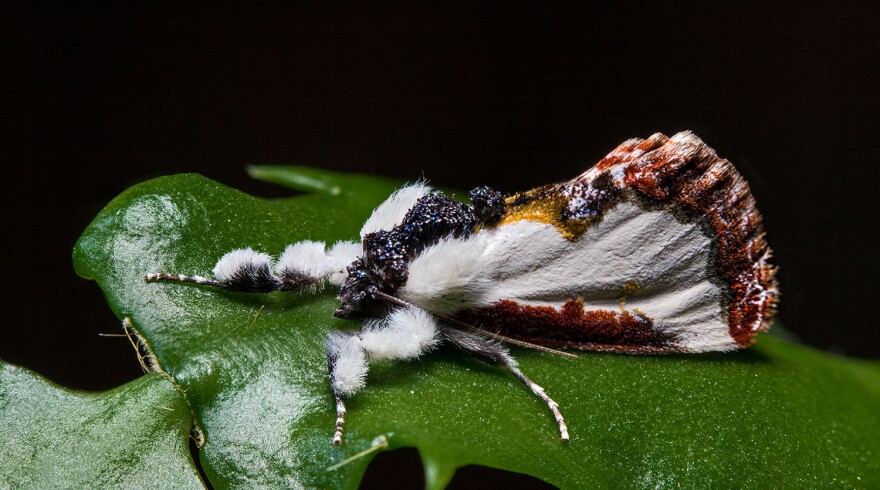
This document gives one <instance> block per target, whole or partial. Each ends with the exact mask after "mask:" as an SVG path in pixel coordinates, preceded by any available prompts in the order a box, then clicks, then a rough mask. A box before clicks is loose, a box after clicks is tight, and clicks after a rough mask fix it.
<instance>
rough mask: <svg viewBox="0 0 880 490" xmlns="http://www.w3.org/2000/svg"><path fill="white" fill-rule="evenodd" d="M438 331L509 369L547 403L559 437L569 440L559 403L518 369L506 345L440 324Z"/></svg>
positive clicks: (476, 355)
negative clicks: (557, 428) (557, 427)
mask: <svg viewBox="0 0 880 490" xmlns="http://www.w3.org/2000/svg"><path fill="white" fill-rule="evenodd" d="M440 333H441V334H442V335H443V338H444V339H445V340H447V341H449V342H450V343H451V344H452V345H454V346H456V347H457V348H459V349H460V350H463V351H465V352H467V353H468V354H471V355H472V356H474V357H476V358H477V359H480V360H481V361H484V362H487V363H489V364H494V365H498V366H503V367H505V368H506V369H507V370H508V371H510V372H511V374H513V375H514V376H516V379H518V380H520V382H522V383H523V384H524V385H526V386H527V387H528V388H529V389H530V390H532V393H534V394H535V395H537V396H538V398H540V399H541V400H542V401H543V402H544V403H545V404H546V405H547V408H549V409H550V411H551V412H553V418H554V419H556V424H557V425H558V426H559V437H560V439H561V440H562V441H563V442H566V441H568V440H569V435H568V426H567V425H566V424H565V419H564V418H563V417H562V413H561V412H560V411H559V404H558V403H556V402H555V401H554V400H553V399H552V398H550V395H548V394H547V393H546V392H545V391H544V388H542V387H541V386H540V385H538V384H537V383H535V382H534V381H532V380H531V379H530V378H529V377H528V376H526V375H525V373H523V372H522V371H521V370H520V369H519V363H517V362H516V359H514V358H513V356H511V355H510V352H509V351H508V350H507V348H506V347H504V346H503V345H501V344H499V343H498V342H496V341H493V340H491V339H489V338H487V337H484V336H482V335H480V334H478V333H475V332H468V331H465V330H459V329H455V328H451V327H446V326H442V327H441V329H440Z"/></svg>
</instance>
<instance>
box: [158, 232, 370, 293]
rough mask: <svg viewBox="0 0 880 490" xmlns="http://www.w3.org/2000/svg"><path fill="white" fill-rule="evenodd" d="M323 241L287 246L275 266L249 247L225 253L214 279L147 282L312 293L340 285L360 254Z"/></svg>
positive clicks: (167, 277) (356, 248)
mask: <svg viewBox="0 0 880 490" xmlns="http://www.w3.org/2000/svg"><path fill="white" fill-rule="evenodd" d="M325 248H326V246H325V244H324V243H323V242H313V241H302V242H298V243H294V244H292V245H289V246H288V247H287V249H286V250H285V251H284V253H283V254H282V255H281V258H280V259H279V260H278V262H277V263H276V264H274V266H273V263H272V257H270V256H269V255H268V254H265V253H261V252H256V251H254V250H252V249H250V248H243V249H238V250H233V251H231V252H228V253H226V254H225V255H223V257H221V258H220V260H218V261H217V265H215V266H214V270H213V271H212V272H213V274H214V277H213V278H210V277H202V276H188V275H183V274H168V273H150V274H147V275H146V277H145V279H146V280H147V281H148V282H152V281H165V282H182V283H192V284H202V285H207V286H214V287H219V288H223V289H228V290H230V291H239V292H248V293H266V292H271V291H306V290H311V291H315V290H317V289H319V288H320V287H322V286H323V284H324V282H325V281H329V282H332V283H334V284H342V282H343V281H344V280H345V275H346V270H345V268H346V266H347V265H348V264H350V263H351V262H353V261H354V260H355V259H356V258H357V255H358V253H360V250H361V246H360V244H357V243H354V242H338V243H336V244H335V245H334V246H333V247H332V248H330V250H327V251H325Z"/></svg>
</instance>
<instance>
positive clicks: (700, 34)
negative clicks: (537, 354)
mask: <svg viewBox="0 0 880 490" xmlns="http://www.w3.org/2000/svg"><path fill="white" fill-rule="evenodd" d="M709 3H711V4H712V5H709ZM2 9H3V12H2V14H3V15H2V17H3V18H4V19H5V20H6V21H7V22H9V23H10V26H8V28H5V29H3V30H2V33H0V36H2V40H3V44H2V54H3V60H4V65H5V67H4V68H3V70H2V75H0V77H2V80H3V83H4V89H3V91H2V94H0V100H2V104H3V109H2V114H0V117H2V124H3V126H2V135H3V136H2V144H3V146H2V148H3V156H2V160H0V161H2V163H3V172H2V177H0V180H2V194H0V195H2V199H3V208H2V209H3V211H4V220H3V221H4V224H3V229H4V230H5V231H6V237H5V239H4V240H3V243H4V245H3V254H2V260H3V263H2V271H3V273H4V274H5V279H4V280H3V281H0V285H2V286H0V287H2V291H3V294H2V299H3V302H4V308H3V312H4V318H3V322H2V326H0V329H2V336H0V358H2V359H4V360H6V361H9V362H13V363H17V364H21V365H24V366H27V367H29V368H32V369H35V370H36V371H38V372H40V373H42V374H44V375H46V376H48V377H49V378H50V379H52V380H54V381H56V382H59V383H62V384H64V385H68V386H72V387H77V388H83V389H105V388H110V387H112V386H116V385H118V384H120V383H122V382H125V381H126V380H128V379H131V378H133V377H135V376H138V375H139V373H140V372H139V368H138V366H137V363H136V362H135V361H134V356H132V353H131V351H130V349H131V347H130V346H129V345H128V344H127V342H125V341H124V339H123V340H119V339H113V338H102V337H98V336H97V334H98V333H99V332H117V331H118V330H119V327H118V322H117V320H116V318H115V317H114V316H113V315H112V314H111V312H110V310H109V308H108V307H107V306H106V304H105V302H104V299H103V296H102V294H101V292H100V291H99V289H98V288H97V286H96V285H95V284H93V283H90V282H87V281H84V280H82V279H79V278H78V277H76V276H75V274H74V273H73V270H72V267H71V262H70V251H71V247H72V246H73V243H74V241H75V240H76V238H77V236H78V235H79V233H80V232H81V231H82V230H83V229H84V227H85V226H86V225H87V224H88V222H89V221H90V219H91V218H92V217H93V216H94V215H95V214H96V213H97V212H98V210H99V209H100V208H101V207H102V206H103V205H104V204H106V203H107V202H109V201H110V199H112V198H113V196H114V195H116V194H117V193H119V192H121V191H122V190H123V189H125V188H126V187H127V186H130V185H132V184H134V183H137V182H140V181H143V180H145V179H148V178H151V177H155V176H159V175H163V174H169V173H177V172H199V173H202V174H205V175H207V176H209V177H211V178H213V179H215V180H218V181H220V182H222V183H225V184H227V185H231V186H233V187H236V188H240V189H242V190H245V191H247V192H250V193H253V194H257V195H263V196H283V195H286V191H284V190H282V189H279V188H276V187H273V186H271V185H269V184H265V183H260V182H256V181H252V180H249V179H248V178H247V177H246V176H245V173H244V167H245V166H246V165H247V164H251V163H295V164H307V165H314V166H318V167H325V168H330V169H337V170H355V171H360V172H374V173H378V174H384V175H389V176H394V177H400V178H404V179H414V178H417V177H421V176H423V175H424V176H426V177H428V178H429V179H430V180H431V181H432V182H433V183H435V184H437V185H442V186H448V187H459V188H470V187H473V186H475V185H478V184H491V185H493V186H495V187H497V188H499V189H501V190H504V191H516V190H523V189H526V188H529V187H532V186H534V185H536V184H543V183H549V182H554V181H559V180H563V179H568V178H570V177H572V176H574V175H576V174H578V173H580V172H581V171H583V170H584V169H586V168H587V167H588V166H590V165H592V164H593V163H594V162H596V161H597V160H598V159H599V158H601V157H602V156H603V155H604V154H605V153H606V152H607V151H609V150H610V149H612V148H613V147H615V146H616V145H617V144H618V143H620V142H621V141H623V140H624V139H626V138H628V137H632V136H641V137H645V136H648V135H650V134H651V133H653V132H657V131H661V132H664V133H667V134H671V133H674V132H676V131H679V130H682V129H691V130H693V131H695V132H696V133H697V134H698V135H700V136H701V137H702V138H703V139H704V140H706V141H707V142H708V143H709V144H710V146H713V147H714V148H715V149H716V150H718V152H719V153H720V154H721V155H722V156H725V157H727V158H729V159H730V160H732V161H733V162H734V164H735V165H736V166H737V167H738V168H739V169H740V171H741V172H742V173H743V174H744V175H745V176H746V178H747V179H748V180H749V182H750V183H751V186H752V189H753V192H754V194H755V195H756V197H757V199H758V203H759V207H760V209H761V210H762V212H763V214H764V217H765V223H766V228H767V231H768V238H769V242H770V244H771V246H772V247H773V248H774V250H775V252H776V257H777V259H776V261H777V263H778V264H780V265H781V268H782V269H781V272H780V279H781V282H782V288H783V289H782V290H783V301H782V305H781V313H780V318H781V320H782V321H783V322H784V323H785V325H786V327H787V328H788V329H789V330H790V331H791V332H792V333H794V334H795V335H797V336H798V337H800V338H801V339H802V340H803V341H804V342H805V343H807V344H810V345H813V346H816V347H818V348H823V349H829V350H832V351H836V352H842V353H846V354H849V355H854V356H860V357H868V358H877V357H878V352H880V328H877V327H878V326H877V324H876V319H875V318H874V316H875V311H876V309H875V308H874V307H875V306H876V305H874V304H873V303H872V300H873V299H876V298H877V297H878V272H880V270H878V269H880V267H878V259H877V255H876V248H877V247H876V245H875V237H876V236H877V232H878V226H877V220H876V217H875V215H876V213H877V211H878V209H877V206H876V205H875V204H874V203H875V199H876V194H877V190H876V186H877V183H878V177H880V170H878V169H880V162H878V157H877V154H876V150H875V148H874V145H875V144H876V141H877V133H878V129H880V117H878V109H880V102H878V82H880V57H878V56H880V42H878V41H880V36H878V29H877V25H878V20H880V18H878V15H877V14H878V4H877V3H876V2H871V3H867V2H866V3H864V4H862V5H858V4H850V5H849V6H845V7H844V6H837V5H834V4H833V3H832V2H817V3H816V5H809V2H800V3H798V4H797V6H796V7H787V6H784V5H775V6H774V5H764V4H763V3H762V2H755V3H751V4H740V5H739V6H737V7H725V6H718V5H714V2H707V4H705V5H692V6H687V7H685V6H679V7H669V6H659V5H650V4H642V5H630V6H619V7H612V6H603V7H598V8H591V9H586V8H584V9H582V10H578V9H572V8H569V7H560V6H556V7H552V8H548V7H546V6H543V5H539V4H538V3H535V4H530V3H524V2H499V3H498V4H484V5H482V6H467V7H460V6H452V5H434V6H430V5H426V4H421V5H420V6H419V7H418V8H413V7H411V6H397V7H393V8H392V7H387V6H381V7H380V6H372V7H369V8H368V7H363V6H354V5H346V6H344V7H338V8H334V9H325V8H320V7H315V6H311V5H309V6H300V5H292V4H286V3H285V4H281V5H279V6H269V5H267V4H266V3H261V4H260V5H259V6H249V7H248V8H247V9H242V10H237V11H223V12H217V11H215V10H214V9H212V8H209V7H196V6H185V7H183V9H181V7H180V6H179V5H177V4H175V3H167V4H165V3H156V2H150V3H146V2H144V3H141V4H132V5H126V4H124V3H118V4H116V5H115V6H110V7H99V6H95V5H92V4H88V3H82V4H76V5H72V4H71V5H67V4H64V5H55V6H47V5H43V6H41V7H33V6H21V5H19V6H10V5H6V6H4V7H2ZM409 457H410V458H411V455H410V456H409ZM416 472H417V470H416Z"/></svg>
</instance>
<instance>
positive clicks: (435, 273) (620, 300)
mask: <svg viewBox="0 0 880 490" xmlns="http://www.w3.org/2000/svg"><path fill="white" fill-rule="evenodd" d="M711 246H712V243H711V239H710V237H709V236H707V234H706V232H705V227H704V226H703V225H701V224H700V223H698V222H692V223H688V222H682V221H679V220H678V219H677V218H676V217H675V216H674V215H673V214H671V213H669V212H666V211H650V210H645V209H642V208H641V207H640V206H638V205H637V204H634V203H630V202H621V203H619V204H617V205H616V206H614V207H612V208H611V209H609V210H608V211H607V212H606V214H605V216H604V218H603V219H602V220H601V221H599V222H598V223H596V224H595V225H593V226H591V227H590V228H589V229H587V231H586V232H585V233H584V235H583V236H582V237H580V238H579V239H578V240H576V241H571V240H568V239H566V238H564V237H563V235H562V234H561V233H560V232H559V230H558V229H557V228H556V227H554V226H553V225H551V224H547V223H540V222H536V221H529V220H521V221H517V222H515V223H511V224H507V225H502V226H499V227H495V228H488V229H483V230H480V231H479V232H477V233H476V234H474V235H471V236H470V237H468V238H467V239H463V240H446V241H443V242H440V243H438V244H437V245H435V246H433V247H430V248H429V249H427V250H425V251H424V252H423V253H422V254H420V255H419V256H418V257H416V258H415V259H414V260H413V261H412V263H411V264H410V269H409V278H408V280H407V283H406V284H405V285H404V287H403V288H401V290H400V291H399V294H400V295H401V297H402V298H404V299H406V300H407V301H412V302H413V303H416V304H418V305H420V306H423V307H425V308H427V309H428V310H429V311H433V312H435V313H438V314H443V315H450V314H454V313H456V312H458V311H461V310H468V309H480V308H487V307H490V306H492V305H493V304H496V303H497V302H499V301H502V300H508V301H514V302H516V303H517V304H520V305H524V306H551V307H554V308H556V309H561V308H562V306H563V305H564V304H565V303H566V302H569V301H571V300H581V301H583V306H584V310H585V311H587V312H588V311H598V310H604V311H619V310H620V308H621V306H622V305H624V308H625V309H626V310H627V311H632V312H639V313H643V314H644V315H646V316H647V317H650V318H651V319H652V320H653V325H654V328H656V329H658V330H660V331H663V332H666V333H669V334H670V335H672V336H674V337H675V339H676V344H677V345H678V346H679V347H681V348H682V350H689V351H708V350H730V349H734V348H736V343H735V342H734V341H733V339H732V338H731V336H730V334H729V333H728V326H727V321H726V318H725V315H724V312H723V307H722V306H723V305H724V304H725V301H726V299H727V298H726V295H725V291H724V289H723V286H721V285H720V284H719V283H718V281H713V277H712V265H711V253H710V250H711ZM627 288H630V289H634V290H633V291H627Z"/></svg>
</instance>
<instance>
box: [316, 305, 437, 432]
mask: <svg viewBox="0 0 880 490" xmlns="http://www.w3.org/2000/svg"><path fill="white" fill-rule="evenodd" d="M439 340H440V338H439V334H438V333H437V323H436V321H435V320H434V318H433V317H432V316H431V315H430V314H428V313H427V312H425V311H424V310H422V309H420V308H417V307H415V306H410V307H405V308H397V309H395V310H392V311H391V313H389V314H388V315H387V316H386V317H384V318H382V319H379V320H373V321H371V322H369V323H368V324H367V325H366V327H364V329H363V330H362V331H360V332H331V333H330V334H328V335H327V340H326V347H327V367H328V369H329V372H330V387H331V390H332V391H333V397H334V398H335V400H336V431H335V432H334V433H333V444H334V445H337V446H338V445H340V444H342V429H343V425H344V424H345V401H344V399H345V398H348V397H350V396H352V395H354V394H355V393H357V392H358V391H360V390H361V389H362V388H363V387H364V386H365V385H366V376H367V370H368V362H369V361H380V360H405V359H414V358H416V357H418V356H420V355H421V354H423V353H425V352H427V351H429V350H431V349H432V348H434V346H436V345H437V343H438V342H439Z"/></svg>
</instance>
